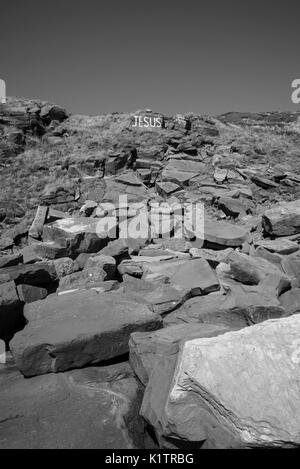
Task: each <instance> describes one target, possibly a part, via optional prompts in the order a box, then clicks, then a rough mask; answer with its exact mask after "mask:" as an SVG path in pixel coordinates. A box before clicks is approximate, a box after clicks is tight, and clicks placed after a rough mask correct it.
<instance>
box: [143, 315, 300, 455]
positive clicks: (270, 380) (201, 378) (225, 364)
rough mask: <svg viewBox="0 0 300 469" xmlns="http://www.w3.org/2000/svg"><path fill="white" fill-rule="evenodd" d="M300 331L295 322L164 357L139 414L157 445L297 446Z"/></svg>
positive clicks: (207, 341)
mask: <svg viewBox="0 0 300 469" xmlns="http://www.w3.org/2000/svg"><path fill="white" fill-rule="evenodd" d="M299 328H300V316H299V315H296V316H291V317H289V318H282V319H275V320H270V321H266V322H264V323H262V324H258V325H255V326H253V327H249V328H244V329H242V330H239V331H232V332H227V333H225V334H223V335H219V336H217V337H212V338H200V339H193V340H187V341H185V342H184V343H183V344H182V345H181V349H180V352H179V355H178V358H177V359H174V355H172V353H171V352H169V353H168V354H167V353H165V354H164V356H163V357H162V358H160V359H158V360H157V362H156V365H155V368H154V370H153V371H152V374H151V375H150V379H149V382H148V385H147V388H146V392H145V394H144V399H143V404H142V407H141V415H142V416H143V417H144V418H145V419H146V420H147V422H148V423H149V424H151V425H152V427H153V429H154V431H155V433H156V435H157V436H158V439H159V441H160V443H161V446H163V447H166V446H167V443H168V442H172V443H173V445H175V447H177V448H180V447H183V446H182V445H183V444H185V445H186V446H188V447H189V448H194V449H196V448H209V449H214V448H218V449H221V448H224V449H228V448H295V447H300V433H299V428H300V379H299V378H300V366H299V365H300V340H299V330H300V329H299Z"/></svg>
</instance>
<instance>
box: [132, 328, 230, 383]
mask: <svg viewBox="0 0 300 469" xmlns="http://www.w3.org/2000/svg"><path fill="white" fill-rule="evenodd" d="M229 330H230V329H229V328H228V327H226V326H222V325H214V324H179V325H175V326H169V327H164V328H163V329H159V330H158V331H154V332H133V333H132V334H131V336H130V340H129V360H130V364H131V367H132V369H133V370H134V372H135V374H136V375H137V376H138V378H139V380H140V381H141V382H142V383H143V384H144V386H146V384H147V383H148V381H149V376H150V375H151V372H152V370H153V369H154V367H155V363H156V361H157V359H158V358H159V357H161V356H163V355H164V353H165V351H166V350H169V349H170V346H173V352H174V354H176V353H177V352H178V350H179V344H180V342H181V341H182V340H187V339H193V338H196V337H197V338H199V337H214V336H216V335H219V334H224V333H225V332H228V331H229Z"/></svg>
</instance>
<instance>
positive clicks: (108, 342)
mask: <svg viewBox="0 0 300 469" xmlns="http://www.w3.org/2000/svg"><path fill="white" fill-rule="evenodd" d="M24 316H25V317H26V319H27V320H28V324H27V326H26V327H25V329H24V330H23V331H21V332H19V333H17V334H16V335H15V336H14V338H13V339H12V341H11V342H10V349H11V352H12V354H13V356H14V359H15V361H16V365H17V367H18V368H19V369H20V371H21V372H22V373H23V374H24V375H25V376H35V375H40V374H45V373H50V372H53V373H57V372H60V371H65V370H69V369H72V368H81V367H83V366H84V365H88V364H94V363H98V362H100V361H104V360H109V359H111V358H114V357H117V356H120V355H123V354H125V353H127V352H128V340H129V336H130V334H131V332H134V331H147V330H154V329H158V328H160V327H161V324H162V321H161V318H160V316H158V315H157V314H155V313H153V312H151V311H150V310H149V309H148V308H147V307H146V306H145V305H143V304H138V303H136V302H134V301H132V300H128V299H127V298H126V297H125V296H122V295H120V294H116V293H103V294H97V293H96V292H95V291H93V290H90V291H84V290H83V291H78V292H75V293H69V294H65V295H62V296H51V297H48V298H47V299H46V300H43V301H36V302H34V303H31V304H28V305H26V306H25V308H24Z"/></svg>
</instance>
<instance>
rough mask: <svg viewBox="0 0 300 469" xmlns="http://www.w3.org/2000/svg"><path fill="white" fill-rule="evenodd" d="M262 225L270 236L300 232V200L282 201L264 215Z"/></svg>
mask: <svg viewBox="0 0 300 469" xmlns="http://www.w3.org/2000/svg"><path fill="white" fill-rule="evenodd" d="M262 225H263V228H264V230H265V232H266V233H268V235H270V236H289V235H293V234H297V233H300V200H299V199H298V200H294V201H292V202H281V203H280V204H277V205H275V206H274V207H272V208H271V209H269V210H266V211H265V213H264V214H263V217H262Z"/></svg>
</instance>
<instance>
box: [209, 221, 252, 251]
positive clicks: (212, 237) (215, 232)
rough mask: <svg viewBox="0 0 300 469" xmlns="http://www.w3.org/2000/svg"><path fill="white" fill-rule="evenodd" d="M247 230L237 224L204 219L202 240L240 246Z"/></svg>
mask: <svg viewBox="0 0 300 469" xmlns="http://www.w3.org/2000/svg"><path fill="white" fill-rule="evenodd" d="M246 239H247V231H246V230H245V229H244V228H241V227H240V226H238V225H233V224H231V223H227V222H218V221H212V220H205V221H204V241H206V242H208V243H212V244H217V245H221V246H227V247H238V246H242V244H243V243H244V241H246Z"/></svg>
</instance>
